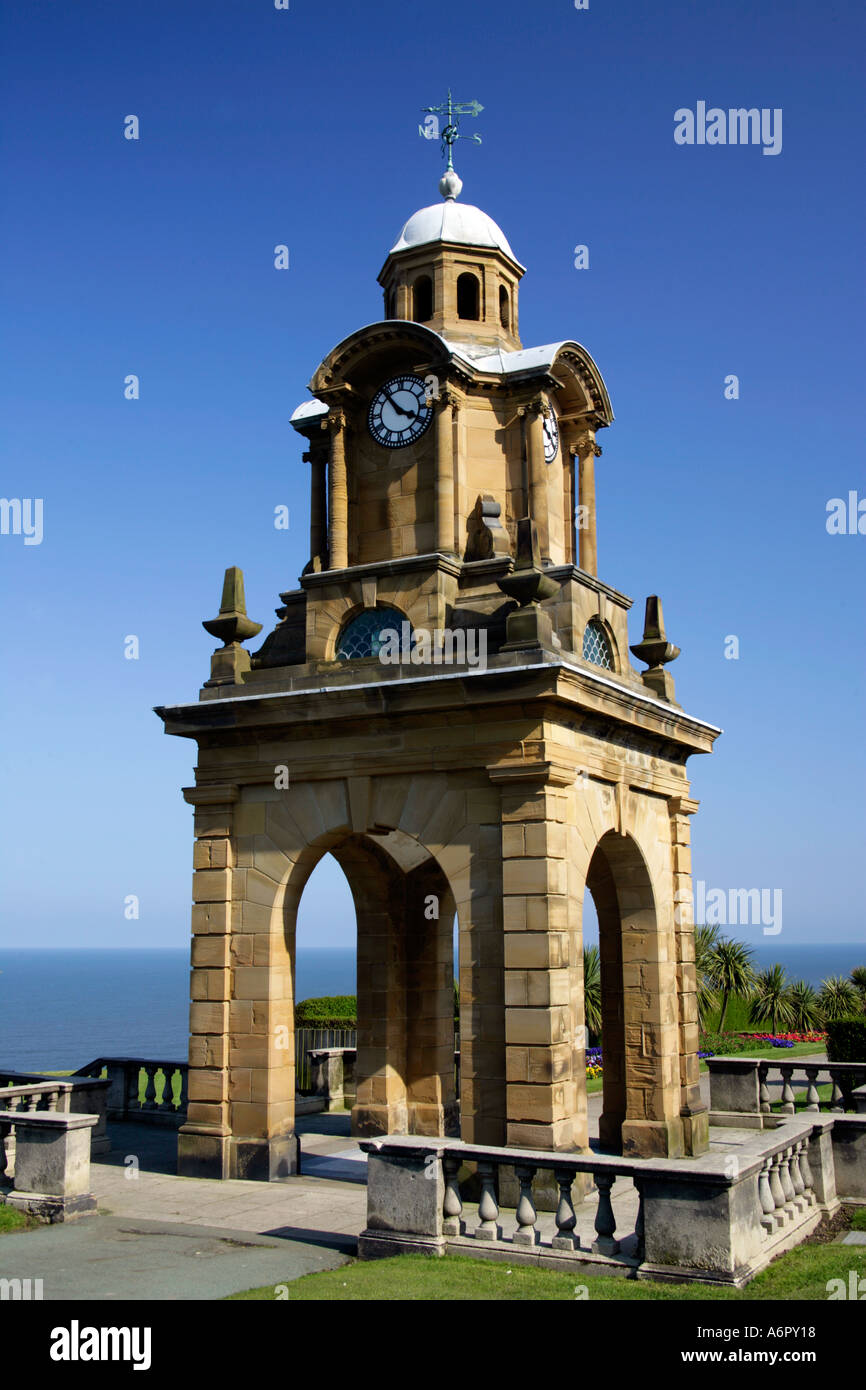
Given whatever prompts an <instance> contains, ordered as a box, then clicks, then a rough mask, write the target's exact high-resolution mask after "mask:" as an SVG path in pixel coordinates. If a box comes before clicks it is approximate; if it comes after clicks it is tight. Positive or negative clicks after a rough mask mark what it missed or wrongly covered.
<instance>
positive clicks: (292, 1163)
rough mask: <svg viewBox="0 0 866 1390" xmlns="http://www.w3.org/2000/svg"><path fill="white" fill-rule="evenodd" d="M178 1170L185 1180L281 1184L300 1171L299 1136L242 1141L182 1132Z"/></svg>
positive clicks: (231, 1137) (180, 1134) (178, 1150)
mask: <svg viewBox="0 0 866 1390" xmlns="http://www.w3.org/2000/svg"><path fill="white" fill-rule="evenodd" d="M177 1171H178V1175H179V1176H180V1177H183V1178H220V1179H222V1178H244V1179H246V1180H247V1181H256V1182H279V1181H280V1180H281V1179H282V1178H290V1177H293V1176H294V1175H295V1174H296V1173H297V1172H298V1171H299V1147H298V1138H297V1135H295V1134H280V1135H274V1136H273V1137H272V1138H270V1139H239V1138H236V1137H234V1136H233V1135H228V1134H202V1133H196V1132H195V1131H190V1130H186V1129H182V1130H181V1131H180V1133H179V1134H178V1138H177Z"/></svg>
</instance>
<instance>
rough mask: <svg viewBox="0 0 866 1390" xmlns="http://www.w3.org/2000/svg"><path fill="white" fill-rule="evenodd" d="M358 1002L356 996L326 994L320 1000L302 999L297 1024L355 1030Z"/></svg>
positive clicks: (296, 1019) (296, 1012) (296, 1016)
mask: <svg viewBox="0 0 866 1390" xmlns="http://www.w3.org/2000/svg"><path fill="white" fill-rule="evenodd" d="M357 1016H358V1001H357V999H356V998H355V996H354V994H325V995H322V996H321V998H319V999H302V1000H301V1002H300V1003H299V1004H298V1005H297V1006H296V1008H295V1023H297V1024H305V1025H307V1026H308V1027H312V1028H354V1027H356V1026H357Z"/></svg>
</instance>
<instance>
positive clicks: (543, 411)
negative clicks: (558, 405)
mask: <svg viewBox="0 0 866 1390" xmlns="http://www.w3.org/2000/svg"><path fill="white" fill-rule="evenodd" d="M517 414H518V415H535V416H538V415H540V416H542V417H543V418H544V419H547V417H548V415H549V414H550V402H549V401H548V399H547V397H546V396H545V395H544V393H543V392H539V393H538V395H537V396H533V397H532V398H531V399H530V400H528V401H524V403H523V405H519V406H518V407H517Z"/></svg>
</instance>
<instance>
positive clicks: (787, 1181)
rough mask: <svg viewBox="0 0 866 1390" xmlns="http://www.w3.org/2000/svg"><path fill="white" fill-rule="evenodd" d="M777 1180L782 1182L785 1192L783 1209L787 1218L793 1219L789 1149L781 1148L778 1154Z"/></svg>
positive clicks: (793, 1205)
mask: <svg viewBox="0 0 866 1390" xmlns="http://www.w3.org/2000/svg"><path fill="white" fill-rule="evenodd" d="M779 1181H780V1182H781V1184H782V1191H783V1192H784V1194H785V1211H786V1212H787V1215H788V1220H789V1221H793V1219H794V1217H795V1216H796V1214H797V1208H796V1205H795V1203H794V1195H795V1194H794V1184H793V1183H792V1182H791V1150H790V1149H783V1150H782V1152H781V1153H780V1154H779Z"/></svg>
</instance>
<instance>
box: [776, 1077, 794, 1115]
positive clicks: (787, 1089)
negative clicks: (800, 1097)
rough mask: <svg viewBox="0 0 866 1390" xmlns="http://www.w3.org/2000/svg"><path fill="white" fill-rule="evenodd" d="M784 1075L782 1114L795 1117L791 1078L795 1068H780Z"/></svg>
mask: <svg viewBox="0 0 866 1390" xmlns="http://www.w3.org/2000/svg"><path fill="white" fill-rule="evenodd" d="M779 1071H780V1072H781V1073H782V1114H783V1115H793V1113H794V1092H793V1091H792V1090H791V1076H792V1074H793V1071H794V1068H793V1067H792V1066H780V1067H779Z"/></svg>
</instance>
